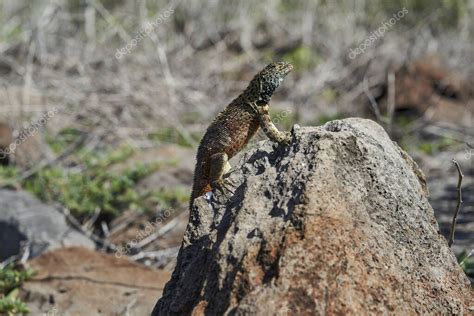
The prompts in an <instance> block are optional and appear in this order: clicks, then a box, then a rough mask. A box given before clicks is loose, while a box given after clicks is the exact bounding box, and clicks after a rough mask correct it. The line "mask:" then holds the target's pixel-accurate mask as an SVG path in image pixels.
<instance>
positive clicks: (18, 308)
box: [0, 265, 35, 315]
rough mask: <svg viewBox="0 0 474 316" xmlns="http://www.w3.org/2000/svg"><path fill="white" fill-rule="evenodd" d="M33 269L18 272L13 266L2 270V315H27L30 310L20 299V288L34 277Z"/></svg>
mask: <svg viewBox="0 0 474 316" xmlns="http://www.w3.org/2000/svg"><path fill="white" fill-rule="evenodd" d="M34 274H35V273H34V271H33V270H31V269H26V270H18V269H16V268H15V267H14V266H13V265H7V266H6V267H5V268H2V269H0V314H1V315H5V314H6V315H16V314H27V313H29V309H28V307H27V306H26V304H25V303H24V302H23V301H22V300H20V299H19V298H18V293H19V291H18V288H19V287H20V286H21V285H22V284H23V282H25V281H27V280H29V279H31V278H32V277H33V275H34Z"/></svg>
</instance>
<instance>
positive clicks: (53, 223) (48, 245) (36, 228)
mask: <svg viewBox="0 0 474 316" xmlns="http://www.w3.org/2000/svg"><path fill="white" fill-rule="evenodd" d="M25 243H26V244H27V245H28V246H29V249H30V256H31V257H35V256H38V255H39V254H41V253H42V252H44V251H46V250H48V249H53V248H57V247H61V246H83V247H87V248H94V247H95V244H94V242H93V241H91V240H90V239H89V238H87V237H86V236H84V235H83V234H81V233H80V232H78V231H76V230H74V229H72V228H71V227H69V225H68V224H67V222H66V218H65V217H64V215H63V214H61V213H60V212H59V211H58V210H56V209H55V208H53V207H51V206H48V205H45V204H43V203H41V202H40V201H38V200H37V199H36V198H34V197H32V196H31V195H30V194H28V193H26V192H22V191H9V190H0V245H1V247H0V261H2V260H5V259H6V258H9V257H10V256H14V255H17V254H19V253H20V251H21V248H22V244H25Z"/></svg>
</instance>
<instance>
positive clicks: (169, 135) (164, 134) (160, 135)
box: [148, 127, 201, 147]
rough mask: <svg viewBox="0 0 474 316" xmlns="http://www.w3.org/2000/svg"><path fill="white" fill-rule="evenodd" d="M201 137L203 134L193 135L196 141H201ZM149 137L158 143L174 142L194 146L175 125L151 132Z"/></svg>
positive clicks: (184, 145)
mask: <svg viewBox="0 0 474 316" xmlns="http://www.w3.org/2000/svg"><path fill="white" fill-rule="evenodd" d="M200 137H201V135H197V134H192V135H191V138H192V139H193V140H194V141H195V142H199V139H200ZM148 138H149V139H151V140H154V141H156V142H158V143H172V144H178V145H180V146H183V147H192V146H193V144H191V143H190V142H189V141H188V140H187V139H186V138H185V137H183V135H182V134H181V133H180V132H179V131H178V130H177V129H176V128H173V127H168V128H161V129H160V130H158V131H156V132H153V133H151V134H150V135H149V136H148Z"/></svg>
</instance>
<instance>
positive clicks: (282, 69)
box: [245, 61, 293, 105]
mask: <svg viewBox="0 0 474 316" xmlns="http://www.w3.org/2000/svg"><path fill="white" fill-rule="evenodd" d="M292 69H293V66H292V65H291V64H290V63H287V62H284V61H281V62H273V63H271V64H269V65H268V66H267V67H265V68H263V70H262V71H260V72H259V73H258V74H257V75H255V77H254V78H253V79H252V81H250V84H249V86H248V87H247V89H246V90H245V92H246V95H247V96H248V97H249V99H250V101H251V102H256V103H257V105H265V104H267V103H268V102H270V98H271V97H272V95H273V92H274V91H275V89H276V88H278V86H279V85H280V83H281V82H282V81H283V79H284V78H285V77H286V75H287V74H288V73H289V72H290V71H291V70H292Z"/></svg>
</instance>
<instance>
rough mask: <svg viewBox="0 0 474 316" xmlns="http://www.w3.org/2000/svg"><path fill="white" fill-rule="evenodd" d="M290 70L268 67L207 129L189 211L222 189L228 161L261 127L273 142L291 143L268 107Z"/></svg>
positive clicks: (281, 64)
mask: <svg viewBox="0 0 474 316" xmlns="http://www.w3.org/2000/svg"><path fill="white" fill-rule="evenodd" d="M292 69H293V66H292V65H291V64H289V63H285V62H274V63H271V64H269V65H268V66H267V67H265V68H264V69H263V70H262V71H260V72H259V73H258V74H257V75H256V76H255V77H254V78H253V79H252V81H251V82H250V84H249V86H248V87H247V88H246V89H245V90H244V92H243V93H242V94H240V95H239V96H238V97H237V98H236V99H234V100H233V101H232V102H231V103H230V104H229V105H228V106H227V108H226V109H225V110H224V111H222V112H221V113H219V114H218V115H217V117H216V118H215V119H214V121H213V122H212V123H211V125H210V126H209V127H208V128H207V131H206V133H205V134H204V137H203V138H202V140H201V143H200V144H199V148H198V152H197V158H196V168H195V171H194V184H193V191H192V193H191V200H190V208H192V205H193V201H194V199H195V198H197V197H199V196H201V195H204V194H206V193H207V192H209V191H211V190H212V189H213V188H216V187H219V186H221V185H222V176H223V175H224V174H225V173H226V172H228V171H229V170H230V165H229V163H228V160H229V159H231V158H232V157H233V156H234V155H235V154H237V153H238V152H239V151H241V150H242V148H244V147H245V145H247V143H248V142H249V141H250V139H251V138H252V137H253V136H254V135H255V133H256V132H257V130H258V129H259V128H260V127H261V128H262V129H263V131H264V132H265V134H266V135H267V137H268V138H270V139H271V140H272V141H275V142H278V143H283V144H287V143H289V142H290V139H291V137H290V135H289V134H288V133H283V132H280V131H278V129H277V128H276V127H275V125H274V124H273V122H272V120H271V118H270V115H269V106H268V103H269V102H270V98H271V97H272V94H273V92H274V91H275V89H276V88H277V87H278V86H279V85H280V83H281V81H282V80H283V78H284V77H285V76H286V75H287V74H288V73H289V72H290V71H291V70H292Z"/></svg>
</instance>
